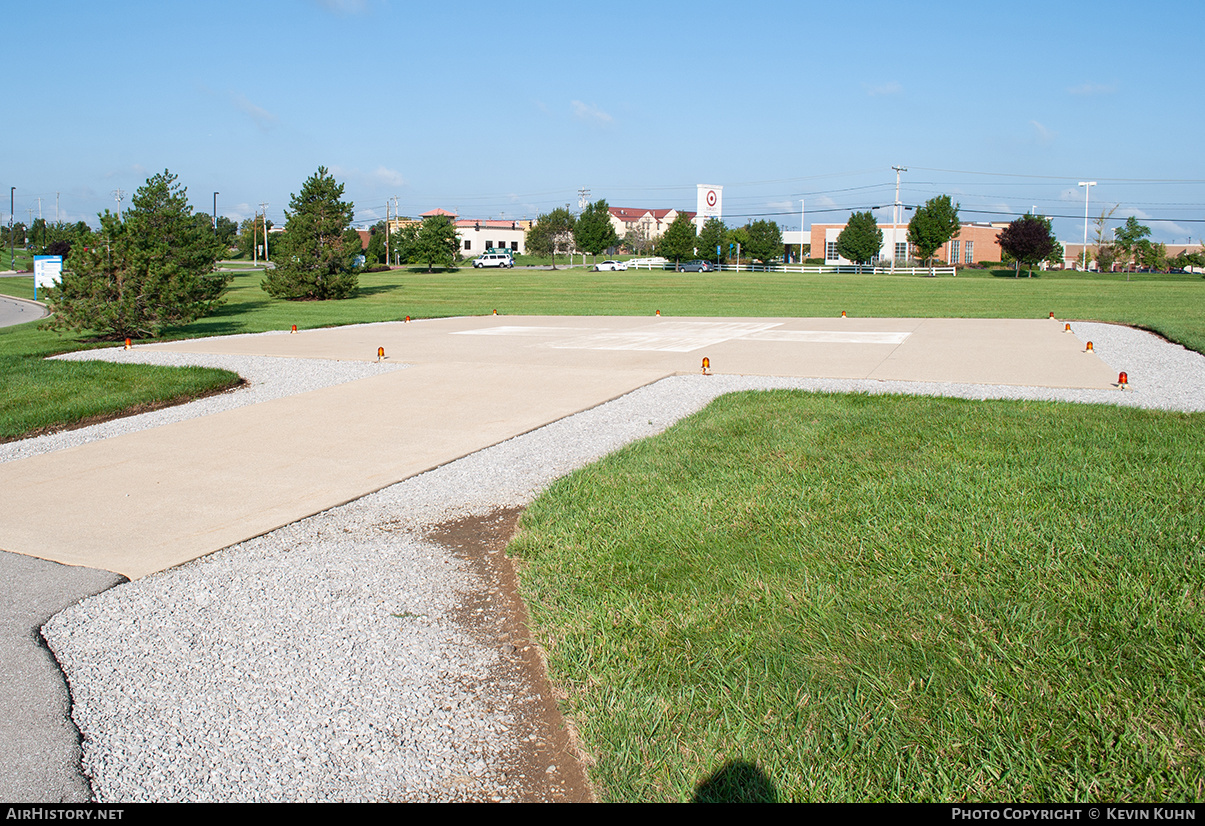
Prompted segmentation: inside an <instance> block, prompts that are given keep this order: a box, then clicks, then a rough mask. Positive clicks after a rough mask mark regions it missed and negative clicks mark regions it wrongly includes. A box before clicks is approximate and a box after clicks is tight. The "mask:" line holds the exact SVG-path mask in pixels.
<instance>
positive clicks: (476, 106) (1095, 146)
mask: <svg viewBox="0 0 1205 826" xmlns="http://www.w3.org/2000/svg"><path fill="white" fill-rule="evenodd" d="M921 6H922V4H905V3H900V2H878V1H877V0H869V1H867V2H858V1H857V0H847V2H844V3H834V2H823V3H810V2H771V1H769V0H745V2H741V3H734V2H731V1H730V0H729V2H712V0H696V2H692V3H685V2H677V0H667V1H666V2H661V3H647V2H641V3H635V2H631V3H629V2H625V0H616V1H615V2H611V3H606V4H602V3H595V4H588V5H587V4H575V3H566V2H563V0H560V1H559V2H544V1H543V0H535V1H534V2H523V0H516V2H511V3H498V2H491V3H485V2H476V0H459V2H455V3H416V2H401V0H253V1H252V2H242V3H235V2H227V0H211V1H210V2H205V3H176V2H167V3H164V2H121V3H114V4H103V3H96V2H73V1H72V2H54V0H47V2H43V3H21V4H19V5H17V6H16V7H15V8H9V9H7V10H6V12H5V28H6V30H7V32H8V33H9V35H10V36H9V37H8V38H6V39H7V42H8V44H9V46H10V48H9V49H8V50H7V51H8V54H7V57H8V60H7V65H8V66H9V70H8V71H7V72H6V74H7V76H8V77H9V81H10V83H9V88H10V89H15V90H18V91H19V94H18V95H10V101H13V103H10V108H9V111H10V113H11V114H12V117H10V119H9V126H8V128H7V129H6V130H5V132H4V135H3V138H0V141H2V143H0V146H3V149H4V151H3V153H2V156H3V168H4V172H5V175H4V178H5V179H6V180H7V186H10V187H11V186H15V187H16V188H17V189H16V205H15V213H16V216H17V220H27V219H28V217H29V214H30V213H29V210H30V209H33V210H34V212H33V217H35V218H36V217H37V214H38V213H37V209H38V201H37V198H38V197H41V199H42V200H41V214H42V216H43V217H45V218H47V219H48V220H54V218H55V208H56V207H55V204H56V193H57V201H58V210H59V213H58V215H59V217H60V218H63V219H65V220H72V221H74V220H79V219H81V218H82V219H85V220H88V221H90V222H91V223H93V224H94V225H95V223H96V213H98V212H99V211H101V210H103V209H105V208H115V206H116V202H115V201H114V198H113V196H112V194H111V193H112V191H113V190H115V189H122V190H124V191H125V192H127V193H131V192H133V191H134V190H135V189H137V188H138V187H139V186H140V185H141V184H142V183H143V182H144V181H145V180H146V178H147V177H148V176H150V175H151V174H154V173H155V172H159V171H162V170H163V169H165V168H166V169H170V170H171V171H172V172H173V173H175V174H177V175H178V176H179V178H180V181H181V183H183V184H184V185H185V186H186V187H187V188H188V192H189V196H190V198H191V200H192V203H193V205H194V207H195V208H197V209H198V210H204V211H206V212H208V211H209V210H210V209H211V208H212V204H213V193H214V192H215V191H217V192H220V193H221V194H220V195H218V199H217V203H218V212H219V214H224V215H227V216H229V217H231V218H235V219H243V218H246V217H249V216H250V215H251V214H252V213H253V212H254V211H255V210H256V209H257V208H258V207H257V205H258V204H259V203H261V202H266V203H267V204H268V208H267V209H268V215H269V217H270V218H271V219H272V220H273V221H275V222H277V223H281V222H283V221H284V211H285V209H286V208H287V206H288V202H289V198H290V195H291V194H292V193H295V192H297V191H298V190H299V189H300V188H301V184H302V183H303V181H304V180H305V179H306V178H307V177H308V176H309V175H311V174H313V173H314V172H315V170H316V169H317V168H318V167H319V166H320V165H322V166H326V167H327V168H328V169H330V170H331V171H332V172H333V173H334V174H335V176H336V178H337V179H338V180H339V181H341V182H342V183H344V184H345V186H346V192H345V195H346V197H347V198H348V199H350V200H352V201H353V202H354V203H355V206H356V219H357V223H371V222H373V221H374V220H377V219H378V218H382V217H384V214H385V203H386V201H387V200H390V199H392V198H393V197H396V198H397V199H398V204H399V206H400V210H401V213H402V214H403V215H416V214H418V213H421V212H424V211H426V210H428V209H431V208H434V207H437V206H439V207H444V208H446V209H452V210H455V211H457V212H458V213H460V214H461V215H463V216H466V217H478V218H489V217H499V216H503V217H507V218H511V217H535V216H536V215H537V214H539V213H541V212H546V211H548V210H549V209H552V208H554V207H556V206H561V205H564V204H566V203H571V204H573V205H574V208H576V204H577V198H578V196H577V191H578V189H579V188H583V187H584V188H587V189H589V191H590V199H591V200H597V199H599V198H605V199H607V202H608V203H609V204H611V205H612V206H639V207H677V208H679V209H683V208H684V209H692V210H693V209H694V204H695V185H696V184H699V183H707V184H721V185H723V186H724V214H725V219H726V220H727V222H728V223H729V224H733V225H735V224H743V223H745V221H746V220H749V219H752V218H760V217H768V218H772V219H773V220H776V221H778V222H779V223H781V224H783V225H784V226H785V227H787V228H790V229H796V228H798V226H799V220H800V219H799V207H800V199H804V200H806V203H807V217H806V219H805V223H806V224H808V225H810V224H811V223H812V222H813V221H816V222H829V221H842V220H844V218H845V217H846V216H847V215H848V212H849V211H850V210H851V209H865V208H868V207H876V206H884V205H888V204H890V203H891V202H892V200H893V199H894V188H895V173H894V172H892V170H891V167H892V166H893V165H899V166H906V167H908V171H907V172H906V173H904V174H903V176H902V190H901V200H902V201H903V202H904V203H908V204H917V203H923V202H924V201H925V200H926V199H928V198H931V197H933V196H934V195H938V194H942V193H948V194H950V195H951V196H952V197H953V198H954V199H955V200H956V201H958V202H960V203H961V205H962V209H963V213H962V215H963V218H964V220H1010V219H1011V218H1012V217H1015V216H1016V215H1017V214H1020V213H1023V212H1027V211H1029V210H1030V209H1031V208H1035V207H1036V209H1037V211H1038V212H1041V213H1043V214H1047V215H1052V216H1067V217H1056V218H1055V229H1056V230H1057V232H1058V234H1059V236H1060V238H1061V239H1062V240H1064V241H1075V240H1076V239H1079V238H1081V237H1082V235H1083V214H1084V188H1082V187H1079V186H1077V182H1078V181H1086V180H1094V181H1097V182H1098V183H1097V186H1095V187H1092V188H1091V193H1090V197H1091V201H1090V205H1089V206H1090V211H1091V213H1092V214H1093V215H1094V216H1095V215H1098V214H1099V213H1100V211H1101V209H1102V207H1103V208H1108V207H1113V206H1114V205H1118V208H1117V211H1116V212H1115V213H1114V215H1115V217H1116V218H1120V219H1122V220H1124V218H1125V217H1126V216H1129V215H1136V216H1138V217H1139V218H1141V219H1142V220H1143V222H1144V223H1146V224H1148V225H1149V226H1150V227H1151V228H1152V230H1153V233H1154V237H1155V239H1156V240H1161V241H1165V242H1173V241H1179V242H1183V241H1186V240H1188V239H1189V238H1191V239H1192V240H1199V239H1200V238H1201V237H1202V236H1203V235H1205V156H1203V152H1202V148H1203V146H1205V139H1203V136H1205V128H1203V127H1205V111H1203V109H1205V106H1203V101H1202V99H1201V78H1202V75H1203V70H1205V63H1203V55H1205V48H1203V45H1205V3H1201V2H1200V0H1164V1H1162V2H1161V0H1151V2H1147V3H1143V4H1133V3H1121V2H1114V1H1113V0H1100V2H1092V3H1081V2H1060V1H1059V0H1055V2H1040V3H1039V2H1030V0H1015V2H1011V3H1008V4H1002V3H968V2H965V1H964V2H957V3H956V2H946V1H945V0H931V2H928V3H926V4H923V8H922V7H921ZM14 45H16V46H17V47H18V48H17V49H16V50H15V51H14V49H13V46H14ZM0 183H4V181H3V180H0ZM128 198H129V196H128V195H127V196H126V202H125V203H126V204H127V205H128V203H129V200H128ZM0 210H3V212H4V213H5V215H4V219H5V220H6V221H7V219H8V204H4V205H3V207H0ZM876 215H877V217H878V218H879V220H880V222H882V221H884V220H889V219H890V209H885V210H880V211H879V212H877V213H876ZM1077 216H1078V217H1077Z"/></svg>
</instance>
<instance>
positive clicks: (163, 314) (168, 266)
mask: <svg viewBox="0 0 1205 826" xmlns="http://www.w3.org/2000/svg"><path fill="white" fill-rule="evenodd" d="M99 217H100V223H101V229H100V231H99V232H97V233H95V235H94V236H92V241H91V243H90V244H88V245H87V246H85V245H84V244H75V245H74V246H72V248H71V253H70V255H69V257H68V259H67V262H66V266H65V267H64V270H63V274H62V278H61V280H60V282H59V285H58V286H57V287H55V288H53V289H51V290H49V291H48V292H47V295H46V301H47V303H49V304H50V307H51V310H52V311H53V313H54V315H53V316H52V318H51V320H50V322H48V325H47V326H49V327H50V328H51V329H69V330H91V331H94V332H96V333H98V334H99V336H100V337H101V338H106V339H122V338H150V337H154V336H157V335H159V333H160V332H161V331H162V330H163V328H164V327H168V326H173V325H181V324H187V323H188V322H190V321H194V320H196V319H198V318H200V317H202V316H204V315H208V314H209V313H210V312H212V311H213V310H214V308H216V307H217V306H218V305H220V304H221V300H220V296H221V294H222V292H223V291H224V290H225V289H226V287H227V286H229V284H230V276H228V275H216V274H214V273H213V269H214V264H215V263H216V262H217V258H218V251H219V244H218V243H217V241H216V239H215V238H214V234H213V227H212V226H211V225H210V224H209V221H208V217H207V216H203V215H202V216H200V217H203V218H205V220H197V217H198V216H194V215H193V212H192V207H190V206H189V205H188V191H187V190H186V189H185V188H184V187H183V186H181V185H180V184H179V183H177V180H176V176H175V175H173V174H171V173H170V172H168V171H167V170H164V171H163V173H162V174H160V175H154V176H153V177H151V178H148V179H147V182H146V183H145V184H144V185H143V186H142V187H141V188H140V189H139V190H138V191H137V192H136V193H134V198H133V203H132V206H131V207H130V209H129V210H127V211H126V213H125V215H124V216H123V217H122V218H121V219H119V218H118V217H117V216H116V215H114V214H112V213H111V212H109V211H108V210H105V212H104V214H102V215H100V216H99Z"/></svg>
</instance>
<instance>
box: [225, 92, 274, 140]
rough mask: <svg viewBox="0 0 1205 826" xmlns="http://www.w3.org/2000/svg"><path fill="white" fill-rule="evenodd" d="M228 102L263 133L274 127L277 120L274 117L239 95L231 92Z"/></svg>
mask: <svg viewBox="0 0 1205 826" xmlns="http://www.w3.org/2000/svg"><path fill="white" fill-rule="evenodd" d="M230 100H231V102H232V103H233V104H234V108H236V109H238V110H239V111H240V112H242V113H243V114H244V115H246V116H247V117H249V118H251V120H252V121H254V122H255V125H256V126H258V127H259V128H260V129H262V130H263V131H265V132H266V131H268V130H269V129H271V128H272V127H273V126H275V125H276V122H277V121H278V120H279V118H277V117H276V115H274V114H272V113H271V112H269V111H268V110H267V109H264V108H263V107H261V106H256V105H255V104H254V103H252V102H251V101H249V100H247V98H245V97H243V96H242V95H240V94H237V93H234V92H231V94H230Z"/></svg>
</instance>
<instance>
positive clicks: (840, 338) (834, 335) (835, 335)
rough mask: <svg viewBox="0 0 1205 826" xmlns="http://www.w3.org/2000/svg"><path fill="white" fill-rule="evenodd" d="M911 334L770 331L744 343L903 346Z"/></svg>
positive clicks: (753, 335) (744, 338)
mask: <svg viewBox="0 0 1205 826" xmlns="http://www.w3.org/2000/svg"><path fill="white" fill-rule="evenodd" d="M910 335H911V333H853V332H837V331H835V330H768V331H766V332H764V333H753V334H752V335H748V336H741V340H742V341H798V342H803V343H805V344H903V343H904V340H905V339H906V338H908V336H910Z"/></svg>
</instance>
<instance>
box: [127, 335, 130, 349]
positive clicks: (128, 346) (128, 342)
mask: <svg viewBox="0 0 1205 826" xmlns="http://www.w3.org/2000/svg"><path fill="white" fill-rule="evenodd" d="M126 349H127V350H129V349H130V340H129V339H128V338H127V339H126Z"/></svg>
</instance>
